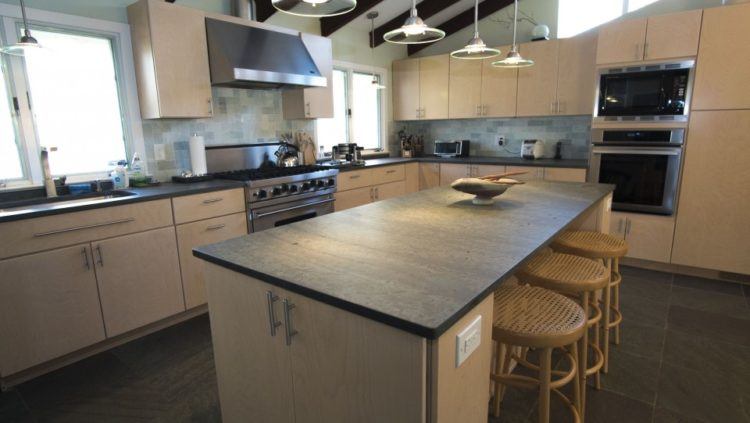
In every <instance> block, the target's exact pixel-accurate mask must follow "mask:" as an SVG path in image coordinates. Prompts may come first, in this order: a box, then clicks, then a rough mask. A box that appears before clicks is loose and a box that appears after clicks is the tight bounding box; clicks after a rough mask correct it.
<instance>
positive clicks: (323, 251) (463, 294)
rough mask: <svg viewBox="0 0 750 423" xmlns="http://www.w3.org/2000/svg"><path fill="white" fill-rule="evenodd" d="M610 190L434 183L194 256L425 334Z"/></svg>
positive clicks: (454, 316)
mask: <svg viewBox="0 0 750 423" xmlns="http://www.w3.org/2000/svg"><path fill="white" fill-rule="evenodd" d="M612 189H613V187H612V186H611V185H601V184H586V183H565V182H546V181H534V182H530V183H527V184H524V185H518V186H515V187H512V188H511V189H510V190H508V192H506V193H505V194H503V195H502V196H500V197H498V198H497V199H496V200H497V201H496V203H495V204H494V205H493V206H475V205H472V204H471V200H470V199H471V196H470V195H467V194H463V193H460V192H457V191H454V190H452V189H450V188H434V189H430V190H425V191H421V192H417V193H414V194H410V195H406V196H402V197H397V198H392V199H389V200H385V201H380V202H376V203H371V204H368V205H364V206H360V207H356V208H353V209H349V210H345V211H342V212H337V213H333V214H328V215H324V216H320V217H318V218H315V219H311V220H306V221H302V222H297V223H294V224H291V225H286V226H282V227H278V228H274V229H270V230H266V231H262V232H257V233H254V234H250V235H246V236H243V237H239V238H235V239H232V240H229V241H225V242H221V243H218V244H212V245H208V246H202V247H198V248H197V249H195V250H193V254H194V255H195V256H196V257H200V258H202V259H205V260H207V261H209V262H212V263H215V264H218V265H220V266H223V267H226V268H229V269H232V270H234V271H237V272H241V273H243V274H246V275H248V276H251V277H254V278H257V279H260V280H263V281H265V282H268V283H271V284H273V285H276V286H279V287H281V288H283V289H287V290H290V291H293V292H296V293H299V294H301V295H305V296H308V297H310V298H313V299H316V300H318V301H322V302H325V303H328V304H330V305H333V306H335V307H339V308H342V309H344V310H348V311H350V312H353V313H356V314H359V315H362V316H365V317H367V318H370V319H373V320H377V321H380V322H382V323H385V324H388V325H391V326H394V327H396V328H399V329H402V330H405V331H408V332H411V333H414V334H417V335H419V336H423V337H427V338H430V339H434V338H437V337H439V336H440V335H441V334H442V333H443V332H445V331H446V330H447V329H448V328H449V327H450V326H451V325H453V324H454V323H455V322H456V321H457V320H458V319H459V318H461V317H462V316H463V315H464V314H465V313H467V312H468V311H469V310H470V309H471V308H473V307H474V306H475V305H476V304H478V303H479V302H480V301H481V300H482V299H483V298H485V297H486V295H488V294H489V293H490V292H492V291H493V290H494V289H495V288H496V287H497V286H498V284H500V283H501V282H502V281H504V280H505V279H506V278H508V277H509V276H510V275H512V274H513V273H514V271H515V269H516V268H517V267H518V266H519V265H520V264H522V263H523V262H524V261H525V260H526V259H527V258H529V257H530V256H532V255H533V254H534V253H535V252H536V251H537V250H539V249H540V248H541V247H542V246H544V245H546V244H547V243H549V242H550V241H551V240H552V238H554V237H555V236H556V235H557V234H558V233H559V232H560V231H562V230H563V229H564V228H565V227H567V226H568V225H569V224H570V223H571V222H572V221H573V220H574V219H575V218H576V217H578V216H579V215H581V214H582V213H583V212H585V211H586V210H588V209H589V208H590V207H592V206H593V205H594V204H595V203H596V202H597V201H599V200H600V199H602V198H603V197H605V196H606V195H607V194H608V193H610V192H611V191H612Z"/></svg>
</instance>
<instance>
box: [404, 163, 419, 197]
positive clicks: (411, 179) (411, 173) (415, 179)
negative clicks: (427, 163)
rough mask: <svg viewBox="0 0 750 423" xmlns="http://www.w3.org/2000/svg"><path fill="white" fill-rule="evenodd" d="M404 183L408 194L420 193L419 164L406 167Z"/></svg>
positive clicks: (409, 164)
mask: <svg viewBox="0 0 750 423" xmlns="http://www.w3.org/2000/svg"><path fill="white" fill-rule="evenodd" d="M404 181H406V193H407V194H411V193H413V192H417V191H419V163H407V164H406V165H405V166H404Z"/></svg>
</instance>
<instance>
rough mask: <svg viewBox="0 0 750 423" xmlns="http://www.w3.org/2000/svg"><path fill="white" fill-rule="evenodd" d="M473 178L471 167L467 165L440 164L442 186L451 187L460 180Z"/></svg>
mask: <svg viewBox="0 0 750 423" xmlns="http://www.w3.org/2000/svg"><path fill="white" fill-rule="evenodd" d="M470 176H471V166H469V165H465V164H447V163H441V164H440V186H446V185H450V184H452V183H453V181H455V180H456V179H459V178H468V177H470Z"/></svg>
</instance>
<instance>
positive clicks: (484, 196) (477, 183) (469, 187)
mask: <svg viewBox="0 0 750 423" xmlns="http://www.w3.org/2000/svg"><path fill="white" fill-rule="evenodd" d="M522 183H523V182H520V181H517V180H515V179H510V178H500V179H496V180H487V179H481V178H461V179H457V180H455V181H453V183H452V184H451V188H453V189H455V190H456V191H461V192H465V193H467V194H471V195H473V196H474V199H473V200H472V201H471V202H472V203H474V204H477V205H480V206H488V205H491V204H493V203H494V202H495V201H494V200H493V199H494V198H495V197H497V196H498V195H500V194H502V193H504V192H505V191H507V190H508V188H510V187H512V186H513V185H518V184H522Z"/></svg>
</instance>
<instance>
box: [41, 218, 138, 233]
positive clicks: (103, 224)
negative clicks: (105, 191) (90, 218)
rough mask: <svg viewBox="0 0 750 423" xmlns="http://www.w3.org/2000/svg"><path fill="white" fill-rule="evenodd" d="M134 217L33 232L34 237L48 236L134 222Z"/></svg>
mask: <svg viewBox="0 0 750 423" xmlns="http://www.w3.org/2000/svg"><path fill="white" fill-rule="evenodd" d="M134 221H135V218H134V217H129V218H127V219H119V220H112V221H109V222H104V223H94V224H93V225H83V226H74V227H72V228H65V229H55V230H54V231H48V232H37V233H35V234H34V237H35V238H38V237H42V236H49V235H56V234H62V233H66V232H73V231H80V230H83V229H91V228H100V227H102V226H109V225H117V224H120V223H129V222H134Z"/></svg>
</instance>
